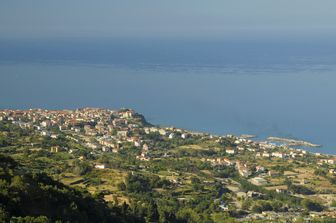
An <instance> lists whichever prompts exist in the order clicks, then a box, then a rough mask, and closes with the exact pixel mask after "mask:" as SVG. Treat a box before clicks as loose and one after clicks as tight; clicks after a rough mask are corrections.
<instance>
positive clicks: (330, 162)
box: [328, 158, 336, 165]
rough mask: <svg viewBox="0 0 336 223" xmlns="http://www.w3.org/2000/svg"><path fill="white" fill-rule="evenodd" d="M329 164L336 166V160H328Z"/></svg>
mask: <svg viewBox="0 0 336 223" xmlns="http://www.w3.org/2000/svg"><path fill="white" fill-rule="evenodd" d="M328 164H331V165H334V164H336V158H333V159H328Z"/></svg>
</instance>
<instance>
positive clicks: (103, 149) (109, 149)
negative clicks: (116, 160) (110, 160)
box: [102, 146, 111, 152]
mask: <svg viewBox="0 0 336 223" xmlns="http://www.w3.org/2000/svg"><path fill="white" fill-rule="evenodd" d="M102 151H103V152H111V148H110V147H106V146H103V147H102Z"/></svg>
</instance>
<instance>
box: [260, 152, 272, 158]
mask: <svg viewBox="0 0 336 223" xmlns="http://www.w3.org/2000/svg"><path fill="white" fill-rule="evenodd" d="M262 156H263V157H271V155H270V154H269V153H266V152H265V153H263V154H262Z"/></svg>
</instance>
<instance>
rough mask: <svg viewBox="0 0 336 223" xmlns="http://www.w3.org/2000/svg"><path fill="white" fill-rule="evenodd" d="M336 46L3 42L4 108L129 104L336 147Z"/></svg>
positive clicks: (214, 126)
mask: <svg viewBox="0 0 336 223" xmlns="http://www.w3.org/2000/svg"><path fill="white" fill-rule="evenodd" d="M335 62H336V44H334V43H333V41H328V40H323V41H321V40H320V41H317V40H316V39H311V40H307V39H300V40H284V39H279V40H265V39H264V40H261V39H258V40H249V41H246V40H245V41H244V40H163V39H161V40H158V39H155V40H154V39H152V40H149V39H147V40H139V39H137V40H132V39H99V40H97V39H96V40H83V39H58V40H39V41H37V40H25V41H19V40H15V41H14V40H12V41H10V40H0V78H1V88H0V108H2V109H4V108H15V109H16V108H17V109H25V108H32V107H43V108H48V109H62V108H78V107H87V106H91V107H106V108H120V107H130V108H134V109H135V110H137V111H139V112H140V113H143V114H144V115H145V116H146V117H147V119H148V120H149V121H150V122H152V123H154V124H160V125H163V126H167V125H168V126H177V127H182V128H186V129H191V130H197V131H205V132H210V133H214V134H229V133H233V134H243V133H250V134H256V135H258V136H259V137H260V138H263V137H267V136H279V137H293V138H298V139H303V140H308V141H311V142H313V143H317V144H322V145H323V147H322V148H317V149H309V150H311V151H320V152H323V153H329V154H336V142H335V131H334V129H335V126H336V116H335V114H336V103H335V102H336V100H335V96H336V87H335V85H336V75H335V74H336V72H335V71H336V66H335V64H336V63H335Z"/></svg>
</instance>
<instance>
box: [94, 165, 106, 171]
mask: <svg viewBox="0 0 336 223" xmlns="http://www.w3.org/2000/svg"><path fill="white" fill-rule="evenodd" d="M95 168H96V169H101V170H103V169H105V168H106V166H105V164H96V165H95Z"/></svg>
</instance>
